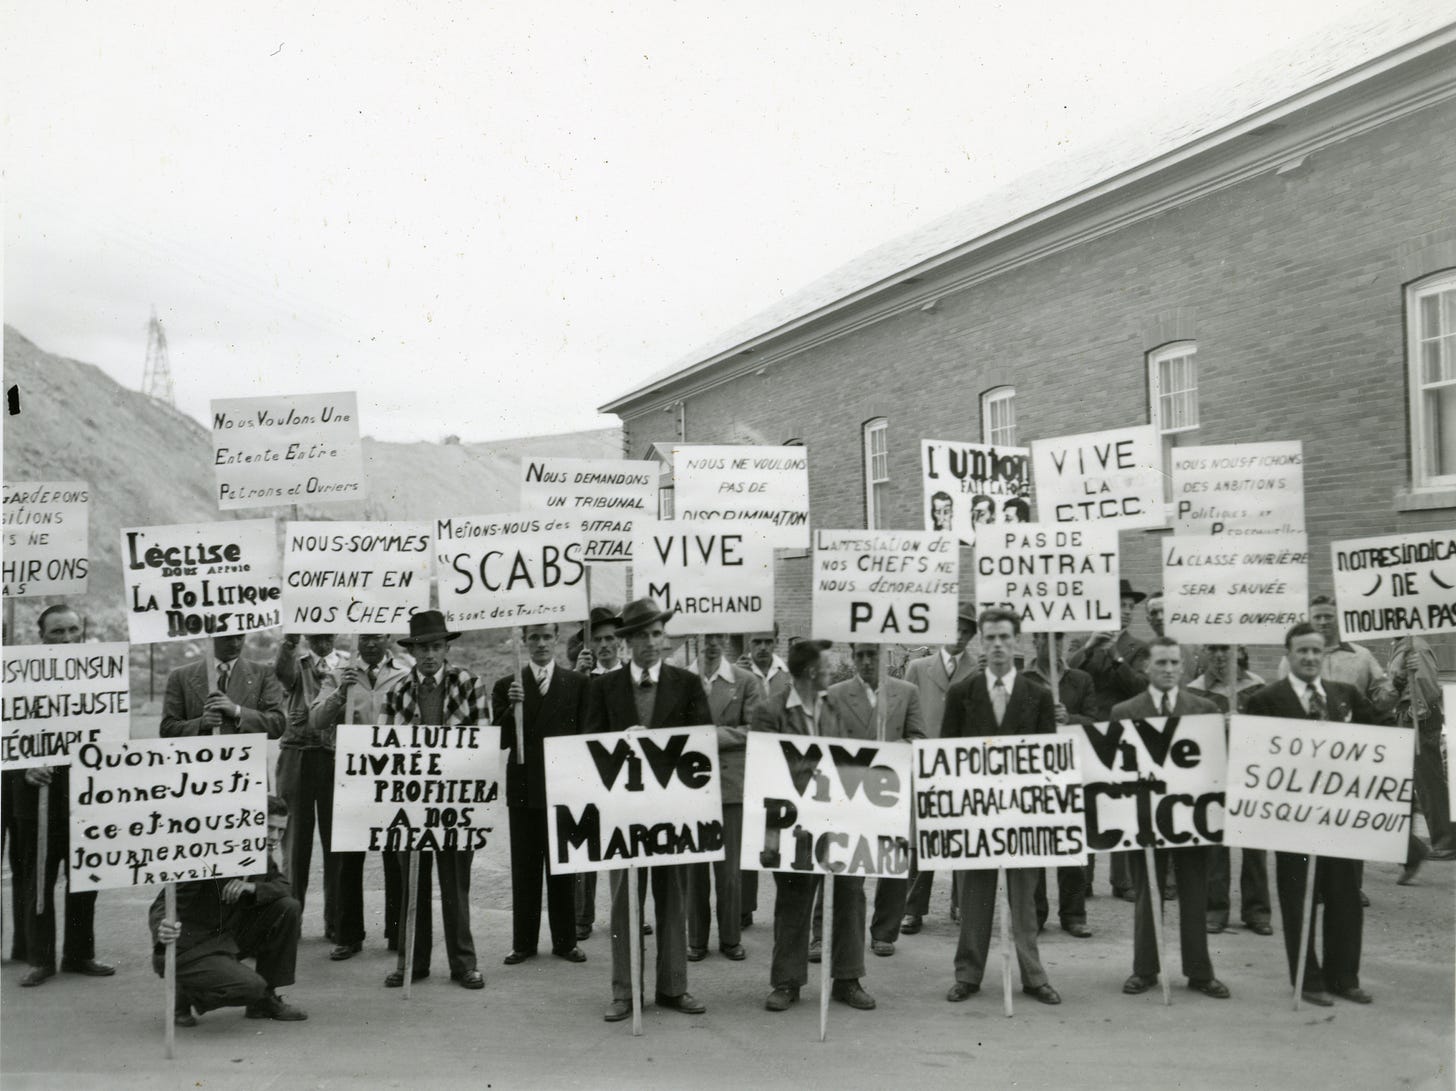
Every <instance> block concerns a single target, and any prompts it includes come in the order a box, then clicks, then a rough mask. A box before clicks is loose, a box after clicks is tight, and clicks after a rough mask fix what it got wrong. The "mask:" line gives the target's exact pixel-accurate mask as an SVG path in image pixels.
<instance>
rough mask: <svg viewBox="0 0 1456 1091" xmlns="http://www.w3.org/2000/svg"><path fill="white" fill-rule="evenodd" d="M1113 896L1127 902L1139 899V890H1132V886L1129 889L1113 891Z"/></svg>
mask: <svg viewBox="0 0 1456 1091" xmlns="http://www.w3.org/2000/svg"><path fill="white" fill-rule="evenodd" d="M1112 896H1113V897H1114V898H1121V899H1122V900H1123V901H1125V902H1135V901H1137V891H1135V890H1132V889H1131V888H1129V889H1127V890H1114V891H1113V892H1112Z"/></svg>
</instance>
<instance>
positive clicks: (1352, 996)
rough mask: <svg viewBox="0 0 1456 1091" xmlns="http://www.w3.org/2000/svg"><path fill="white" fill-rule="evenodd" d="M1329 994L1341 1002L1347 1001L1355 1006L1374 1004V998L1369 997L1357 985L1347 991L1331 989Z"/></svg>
mask: <svg viewBox="0 0 1456 1091" xmlns="http://www.w3.org/2000/svg"><path fill="white" fill-rule="evenodd" d="M1330 992H1332V993H1334V994H1335V995H1336V996H1338V997H1339V998H1340V999H1341V1000H1349V1001H1350V1002H1351V1003H1355V1004H1373V1003H1374V1002H1375V997H1373V996H1371V995H1370V994H1369V993H1368V992H1366V991H1365V990H1364V989H1362V988H1360V987H1359V986H1358V985H1353V986H1351V987H1350V988H1348V989H1331V990H1330Z"/></svg>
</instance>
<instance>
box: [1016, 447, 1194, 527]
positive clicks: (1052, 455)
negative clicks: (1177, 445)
mask: <svg viewBox="0 0 1456 1091" xmlns="http://www.w3.org/2000/svg"><path fill="white" fill-rule="evenodd" d="M1031 464H1032V469H1033V471H1034V474H1035V481H1036V503H1037V510H1038V511H1039V512H1040V514H1041V520H1040V521H1041V522H1043V523H1085V522H1092V521H1093V520H1096V521H1097V522H1099V523H1101V524H1103V525H1104V526H1110V527H1115V528H1116V529H1118V530H1137V529H1139V528H1140V527H1160V526H1162V525H1163V524H1164V522H1165V516H1166V510H1165V504H1164V501H1163V460H1162V453H1161V451H1160V449H1159V445H1158V436H1157V432H1156V431H1154V429H1153V426H1152V425H1150V424H1147V425H1139V426H1137V427H1135V428H1116V429H1113V430H1111V431H1107V432H1087V433H1084V434H1083V435H1079V436H1058V437H1056V438H1054V439H1039V440H1033V441H1032V444H1031Z"/></svg>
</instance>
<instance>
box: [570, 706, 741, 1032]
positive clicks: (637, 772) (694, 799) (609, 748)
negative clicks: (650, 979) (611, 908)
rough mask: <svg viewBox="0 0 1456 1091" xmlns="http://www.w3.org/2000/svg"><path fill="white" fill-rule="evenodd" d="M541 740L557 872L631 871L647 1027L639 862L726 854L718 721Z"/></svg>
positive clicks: (631, 908) (635, 953) (632, 925)
mask: <svg viewBox="0 0 1456 1091" xmlns="http://www.w3.org/2000/svg"><path fill="white" fill-rule="evenodd" d="M544 744H545V752H546V805H547V810H548V817H547V825H546V829H547V842H548V845H549V847H550V852H551V857H550V861H549V869H550V872H551V874H553V875H572V874H577V873H580V872H594V871H621V870H625V871H626V872H627V876H626V881H627V916H628V924H627V934H628V936H630V937H631V939H630V941H629V942H630V945H631V960H630V961H631V976H632V983H631V987H632V1033H633V1034H634V1035H641V1033H642V927H641V919H640V912H641V908H640V906H639V905H638V901H637V878H638V877H637V872H638V868H639V866H647V867H655V866H659V865H661V866H668V865H672V864H686V863H696V862H704V863H706V862H709V861H713V860H721V859H723V801H722V788H721V785H720V784H719V779H718V777H719V773H718V769H719V767H718V729H717V728H715V727H713V726H712V725H711V724H706V725H703V726H700V727H660V728H655V729H652V730H647V729H645V728H633V729H631V730H628V731H620V732H603V733H600V734H594V735H563V736H552V737H548V738H547V739H545V740H544Z"/></svg>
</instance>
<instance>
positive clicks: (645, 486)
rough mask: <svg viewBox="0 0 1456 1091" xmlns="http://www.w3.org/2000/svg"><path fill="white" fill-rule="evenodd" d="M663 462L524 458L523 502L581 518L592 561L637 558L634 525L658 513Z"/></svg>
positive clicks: (587, 555) (533, 508)
mask: <svg viewBox="0 0 1456 1091" xmlns="http://www.w3.org/2000/svg"><path fill="white" fill-rule="evenodd" d="M657 476H658V465H657V463H656V462H651V461H646V462H643V461H633V462H629V461H626V460H623V459H615V458H526V459H522V460H521V507H523V508H526V509H527V510H531V511H549V512H552V513H554V514H557V515H569V516H570V517H572V518H573V519H578V520H580V521H581V536H582V542H583V543H584V544H585V547H586V553H585V555H584V556H583V557H582V560H584V561H586V562H587V563H588V564H599V563H602V562H608V561H630V560H631V559H632V527H633V525H634V524H635V523H636V522H637V521H638V520H639V519H655V518H657Z"/></svg>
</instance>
